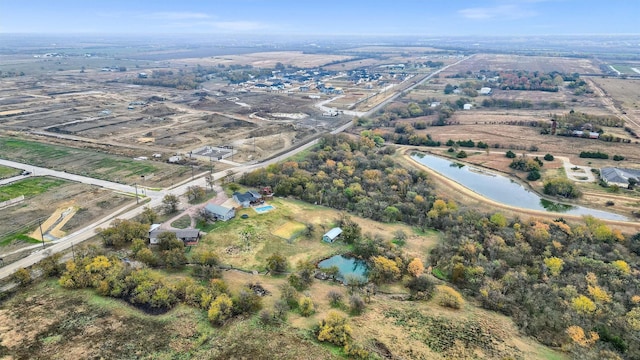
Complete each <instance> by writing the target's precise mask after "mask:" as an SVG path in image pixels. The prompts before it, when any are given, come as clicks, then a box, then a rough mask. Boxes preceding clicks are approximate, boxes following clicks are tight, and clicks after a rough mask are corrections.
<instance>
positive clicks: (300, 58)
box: [177, 51, 351, 68]
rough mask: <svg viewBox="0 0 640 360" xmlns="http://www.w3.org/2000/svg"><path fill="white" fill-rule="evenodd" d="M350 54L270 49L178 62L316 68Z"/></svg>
mask: <svg viewBox="0 0 640 360" xmlns="http://www.w3.org/2000/svg"><path fill="white" fill-rule="evenodd" d="M349 58H351V56H344V55H330V54H305V53H303V52H302V51H271V52H259V53H252V54H242V55H224V56H213V57H209V58H195V59H180V60H178V61H177V62H178V63H184V64H188V65H196V64H200V65H203V66H212V65H218V64H223V65H225V66H229V65H252V66H253V67H256V68H273V67H275V65H276V64H277V63H282V64H283V65H291V66H295V67H300V68H316V67H321V66H323V65H324V64H327V63H330V62H333V61H341V60H347V59H349Z"/></svg>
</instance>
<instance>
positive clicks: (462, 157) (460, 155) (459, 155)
mask: <svg viewBox="0 0 640 360" xmlns="http://www.w3.org/2000/svg"><path fill="white" fill-rule="evenodd" d="M456 157H457V158H458V159H464V158H466V157H467V153H466V152H465V151H462V150H461V151H460V152H459V153H458V154H456Z"/></svg>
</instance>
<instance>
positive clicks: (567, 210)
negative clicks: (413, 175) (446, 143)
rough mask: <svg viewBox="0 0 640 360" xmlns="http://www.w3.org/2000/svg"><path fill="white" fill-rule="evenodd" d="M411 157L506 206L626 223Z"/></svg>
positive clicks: (446, 163)
mask: <svg viewBox="0 0 640 360" xmlns="http://www.w3.org/2000/svg"><path fill="white" fill-rule="evenodd" d="M411 157H412V158H413V159H414V160H416V161H418V162H419V163H421V164H423V165H425V166H427V167H428V168H430V169H432V170H434V171H436V172H438V173H439V174H441V175H444V176H446V177H447V178H449V179H451V180H453V181H455V182H457V183H459V184H461V185H463V186H465V187H467V188H469V189H470V190H472V191H474V192H476V193H478V194H480V195H482V196H485V197H486V198H488V199H491V200H494V201H497V202H499V203H502V204H505V205H509V206H516V207H521V208H525V209H531V210H541V211H550V212H557V213H564V214H570V215H592V216H594V217H596V218H599V219H608V220H623V221H627V220H628V219H627V218H626V217H625V216H622V215H619V214H614V213H611V212H608V211H602V210H595V209H589V208H586V207H583V206H575V205H569V204H563V203H556V202H553V201H550V200H547V199H544V198H542V197H540V196H539V195H538V194H536V193H535V192H533V191H531V190H529V189H527V188H526V187H524V186H522V185H521V184H518V183H517V182H515V181H513V180H511V179H509V178H508V177H506V176H502V175H498V174H495V173H492V172H489V171H486V170H484V169H480V168H476V167H473V166H465V165H464V164H461V163H458V162H454V161H451V160H447V159H443V158H440V157H437V156H434V155H429V154H424V153H414V154H412V155H411Z"/></svg>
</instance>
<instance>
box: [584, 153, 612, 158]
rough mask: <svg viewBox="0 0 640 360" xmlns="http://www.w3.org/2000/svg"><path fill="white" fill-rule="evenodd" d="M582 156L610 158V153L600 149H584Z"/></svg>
mask: <svg viewBox="0 0 640 360" xmlns="http://www.w3.org/2000/svg"><path fill="white" fill-rule="evenodd" d="M580 157H581V158H589V159H608V158H609V154H607V153H603V152H600V151H582V152H580Z"/></svg>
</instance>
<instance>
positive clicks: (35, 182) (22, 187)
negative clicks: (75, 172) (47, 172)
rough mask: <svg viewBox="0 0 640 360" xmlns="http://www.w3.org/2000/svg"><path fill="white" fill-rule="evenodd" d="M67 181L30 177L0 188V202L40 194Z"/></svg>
mask: <svg viewBox="0 0 640 360" xmlns="http://www.w3.org/2000/svg"><path fill="white" fill-rule="evenodd" d="M66 183H67V181H65V180H62V179H54V178H49V177H32V178H28V179H24V180H19V181H16V182H14V183H11V184H9V185H5V186H2V187H0V201H6V200H9V199H13V198H16V197H18V196H20V195H24V196H25V197H29V196H34V195H38V194H42V193H44V192H46V191H47V190H49V189H52V188H55V187H58V186H62V185H64V184H66Z"/></svg>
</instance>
